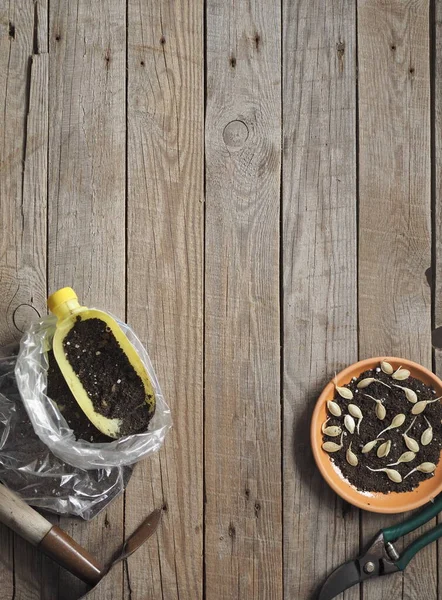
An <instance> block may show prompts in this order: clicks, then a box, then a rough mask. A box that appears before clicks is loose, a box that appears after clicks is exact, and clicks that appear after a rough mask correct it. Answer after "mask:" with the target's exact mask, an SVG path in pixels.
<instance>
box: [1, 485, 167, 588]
mask: <svg viewBox="0 0 442 600" xmlns="http://www.w3.org/2000/svg"><path fill="white" fill-rule="evenodd" d="M161 513H162V511H161V509H157V510H154V511H153V512H152V513H151V514H150V515H149V516H148V517H147V519H146V520H145V521H144V522H143V523H142V524H141V525H140V527H139V528H138V529H137V530H136V531H135V532H134V533H133V534H132V535H131V536H130V537H129V538H128V539H127V540H126V542H125V544H124V546H123V548H122V549H121V550H120V551H119V552H118V553H116V555H115V556H114V558H113V559H112V561H110V564H109V565H107V566H105V565H102V564H100V562H99V561H98V560H96V559H95V558H94V557H93V556H92V555H91V554H89V552H88V551H87V550H85V549H84V548H82V547H81V546H80V545H79V544H77V542H76V541H75V540H73V539H72V538H71V537H70V536H69V535H68V534H67V533H66V532H64V531H63V530H62V529H60V528H59V527H57V526H56V525H53V524H52V523H50V522H49V521H47V520H46V519H45V518H44V517H43V516H42V515H40V513H38V512H37V511H35V510H34V509H33V508H31V507H30V506H28V505H27V504H26V502H24V500H22V499H21V498H19V497H18V496H17V495H16V494H15V493H14V492H12V491H11V490H9V489H8V488H7V487H5V486H4V485H2V484H0V521H1V522H2V523H4V524H5V525H7V526H8V527H10V528H11V529H12V530H13V531H15V533H17V534H18V535H19V536H21V537H22V538H24V539H25V540H27V541H28V542H30V543H31V544H32V545H33V546H36V547H37V548H39V549H40V550H41V551H42V552H44V553H45V554H47V555H48V556H49V557H50V558H52V559H53V560H54V561H55V562H57V563H58V564H59V565H61V566H62V567H64V568H65V569H67V570H68V571H70V572H71V573H72V574H73V575H75V576H76V577H78V578H79V579H81V580H82V581H84V582H85V583H87V584H88V585H90V586H95V585H97V584H98V583H99V582H100V581H101V580H102V579H103V577H104V576H105V575H106V574H107V573H108V572H109V571H110V569H111V568H112V567H113V566H114V565H115V564H117V563H118V562H120V561H121V560H124V559H125V558H127V557H128V556H130V555H131V554H132V553H133V552H135V550H137V549H138V548H139V547H140V546H141V545H142V544H143V543H144V542H145V541H146V540H147V539H148V538H149V537H150V536H151V535H152V534H153V533H155V531H156V529H157V527H158V525H159V523H160V520H161Z"/></svg>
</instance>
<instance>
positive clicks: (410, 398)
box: [393, 385, 417, 404]
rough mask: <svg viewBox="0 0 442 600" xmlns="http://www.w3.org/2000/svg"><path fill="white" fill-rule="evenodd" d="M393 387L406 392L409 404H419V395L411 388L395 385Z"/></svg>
mask: <svg viewBox="0 0 442 600" xmlns="http://www.w3.org/2000/svg"><path fill="white" fill-rule="evenodd" d="M393 387H397V388H399V389H400V390H402V391H403V392H404V394H405V397H406V399H407V400H408V402H412V403H413V404H415V403H416V402H417V394H416V392H415V391H414V390H410V388H406V387H402V386H401V385H393Z"/></svg>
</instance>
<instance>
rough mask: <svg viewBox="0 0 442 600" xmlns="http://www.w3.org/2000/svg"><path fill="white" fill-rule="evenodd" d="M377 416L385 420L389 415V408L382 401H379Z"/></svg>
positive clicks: (380, 419)
mask: <svg viewBox="0 0 442 600" xmlns="http://www.w3.org/2000/svg"><path fill="white" fill-rule="evenodd" d="M376 416H377V418H378V419H379V421H383V420H384V419H385V417H386V416H387V410H386V408H385V406H384V405H383V404H382V402H379V404H378V405H377V406H376Z"/></svg>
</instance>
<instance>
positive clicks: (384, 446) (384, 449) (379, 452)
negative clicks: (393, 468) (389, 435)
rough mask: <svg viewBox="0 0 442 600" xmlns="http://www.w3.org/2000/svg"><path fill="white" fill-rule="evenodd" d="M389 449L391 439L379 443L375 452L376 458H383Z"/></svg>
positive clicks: (388, 452)
mask: <svg viewBox="0 0 442 600" xmlns="http://www.w3.org/2000/svg"><path fill="white" fill-rule="evenodd" d="M390 450H391V440H387V441H386V442H384V443H383V444H381V445H380V446H379V448H378V450H377V452H376V455H377V457H378V458H384V457H385V456H388V455H389V454H390Z"/></svg>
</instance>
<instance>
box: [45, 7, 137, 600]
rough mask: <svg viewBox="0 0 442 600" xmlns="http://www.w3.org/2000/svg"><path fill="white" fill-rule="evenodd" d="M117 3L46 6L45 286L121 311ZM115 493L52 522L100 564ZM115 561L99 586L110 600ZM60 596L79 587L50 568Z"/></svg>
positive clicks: (120, 31) (121, 109)
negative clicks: (81, 515) (76, 516)
mask: <svg viewBox="0 0 442 600" xmlns="http://www.w3.org/2000/svg"><path fill="white" fill-rule="evenodd" d="M125 20H126V5H125V2H124V1H123V0H110V1H109V2H106V3H104V4H101V3H100V4H98V3H94V2H87V1H84V0H74V1H68V0H60V1H59V2H51V4H50V42H49V43H50V46H49V49H50V56H51V62H50V96H49V109H50V113H49V123H50V129H49V152H50V162H49V166H50V168H49V203H48V210H49V288H50V291H51V292H52V291H54V290H55V289H57V288H58V287H61V286H64V285H71V286H72V287H74V289H75V290H76V291H77V293H78V294H79V296H80V298H81V300H82V301H83V302H84V303H85V304H86V305H92V306H99V307H102V308H104V309H107V310H110V311H111V312H113V313H114V314H115V315H117V316H118V317H120V318H124V317H125V114H126V112H125V81H126V50H125V47H126V27H125V25H126V23H125ZM123 523H124V514H123V498H122V497H120V498H119V499H117V500H116V501H115V502H113V503H112V505H110V506H109V508H108V509H107V510H106V512H105V513H104V514H101V515H99V516H98V517H97V518H95V519H94V520H93V521H91V522H90V523H82V522H78V521H75V522H74V521H72V520H70V519H61V526H62V527H64V528H65V529H66V530H67V531H68V532H69V533H70V534H71V535H72V537H74V538H75V539H76V540H77V541H78V542H79V543H80V544H82V545H83V546H85V547H86V548H88V549H89V550H90V551H91V552H92V553H94V554H95V555H96V556H97V557H98V558H99V559H100V560H102V561H106V560H108V559H109V558H110V556H111V554H112V552H113V551H114V550H115V548H116V547H118V546H119V545H121V543H122V541H123V533H124V532H123V529H124V527H123ZM122 589H123V567H122V565H119V566H117V567H116V568H114V569H113V570H112V571H111V573H110V574H109V576H108V577H107V578H106V581H105V582H104V584H103V585H102V587H101V590H102V594H103V595H102V597H103V598H106V600H111V599H115V600H117V599H118V600H120V599H121V598H122ZM60 590H62V593H63V598H64V599H65V600H71V599H72V600H73V599H76V598H78V597H79V596H80V595H81V593H82V592H83V591H84V586H83V585H82V584H81V583H80V582H79V581H77V580H76V579H75V578H73V577H72V576H70V575H69V574H68V573H67V572H65V571H62V570H60Z"/></svg>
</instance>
